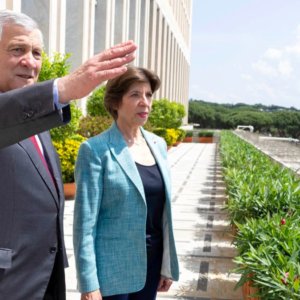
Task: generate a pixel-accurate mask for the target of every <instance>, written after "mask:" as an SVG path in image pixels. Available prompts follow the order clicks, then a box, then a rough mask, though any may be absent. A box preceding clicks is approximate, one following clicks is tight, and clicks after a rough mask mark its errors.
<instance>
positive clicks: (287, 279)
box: [220, 132, 300, 300]
mask: <svg viewBox="0 0 300 300" xmlns="http://www.w3.org/2000/svg"><path fill="white" fill-rule="evenodd" d="M220 153H221V160H222V165H223V174H224V179H225V182H226V185H227V193H228V203H227V209H228V212H229V215H230V219H231V222H232V223H233V224H236V226H237V227H238V231H237V235H236V237H235V240H234V244H235V245H236V247H237V249H238V256H237V257H236V258H235V260H234V261H235V262H236V263H237V268H236V269H235V270H234V271H235V272H238V273H240V274H241V275H242V276H241V279H240V281H239V282H238V285H237V286H241V285H243V284H244V282H245V281H248V280H250V277H249V276H251V280H252V281H253V285H254V286H255V287H257V288H258V291H259V292H258V296H259V297H260V298H261V299H263V300H271V299H272V300H275V299H276V300H278V299H300V290H299V286H300V246H299V245H300V218H299V216H300V214H299V212H300V180H299V178H297V177H296V175H295V174H294V173H293V172H292V171H290V170H288V169H285V168H284V167H282V166H281V165H279V164H277V163H275V162H274V161H273V160H271V159H270V158H269V157H267V156H266V155H264V154H263V153H261V152H260V151H259V150H257V149H256V148H254V147H253V146H252V145H249V144H248V143H246V142H244V141H242V140H241V139H240V138H238V137H237V136H235V135H234V134H232V133H230V132H222V133H221V145H220Z"/></svg>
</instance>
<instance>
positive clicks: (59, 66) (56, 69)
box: [38, 52, 71, 82]
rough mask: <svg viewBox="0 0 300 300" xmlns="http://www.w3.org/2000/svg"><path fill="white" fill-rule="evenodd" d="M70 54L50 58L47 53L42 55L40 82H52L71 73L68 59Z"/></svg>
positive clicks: (57, 54) (56, 54)
mask: <svg viewBox="0 0 300 300" xmlns="http://www.w3.org/2000/svg"><path fill="white" fill-rule="evenodd" d="M70 56H71V55H70V54H61V53H54V55H53V57H52V58H51V57H49V56H48V55H47V54H46V53H45V52H43V53H42V68H41V72H40V74H39V79H38V81H40V82H41V81H45V80H50V79H54V78H58V77H63V76H65V75H67V74H68V73H69V71H70V67H71V66H70V64H69V63H68V61H67V60H68V59H69V57H70Z"/></svg>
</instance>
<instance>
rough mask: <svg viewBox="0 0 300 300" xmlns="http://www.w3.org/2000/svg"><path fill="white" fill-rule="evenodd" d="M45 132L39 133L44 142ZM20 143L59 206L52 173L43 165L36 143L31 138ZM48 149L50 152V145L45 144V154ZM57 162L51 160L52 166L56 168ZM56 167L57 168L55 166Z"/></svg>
mask: <svg viewBox="0 0 300 300" xmlns="http://www.w3.org/2000/svg"><path fill="white" fill-rule="evenodd" d="M43 135H44V134H41V135H39V138H40V140H41V142H42V143H43V140H44V139H43V137H41V136H43ZM19 145H20V146H21V147H22V148H23V149H24V150H25V151H26V152H27V154H28V156H29V158H30V159H31V161H32V163H33V164H34V166H35V168H36V170H37V172H38V173H39V174H40V176H41V177H42V179H43V181H44V183H45V184H46V185H47V187H48V189H49V191H50V193H51V194H52V196H53V198H54V200H55V202H56V204H57V205H58V206H59V201H58V195H57V190H56V187H55V186H54V183H53V181H52V178H51V177H50V174H49V173H48V171H47V169H46V168H45V166H44V165H43V163H42V161H41V158H40V156H39V154H38V153H37V150H36V149H35V147H34V145H33V144H32V142H31V141H30V140H29V139H25V140H23V141H21V142H19ZM46 151H47V152H48V147H47V146H46V145H45V147H44V152H45V155H47V154H48V153H47V154H46ZM55 165H56V164H54V165H53V164H52V163H51V162H50V168H52V169H53V168H54V166H55ZM54 169H55V168H54ZM54 177H55V180H56V176H54Z"/></svg>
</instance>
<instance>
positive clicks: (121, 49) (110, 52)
mask: <svg viewBox="0 0 300 300" xmlns="http://www.w3.org/2000/svg"><path fill="white" fill-rule="evenodd" d="M136 49H137V45H136V44H134V43H129V44H128V45H125V46H116V47H112V48H109V49H107V50H105V51H103V52H101V53H99V54H98V61H105V60H110V59H113V58H116V57H126V56H127V55H129V54H132V53H133V52H134V51H135V50H136Z"/></svg>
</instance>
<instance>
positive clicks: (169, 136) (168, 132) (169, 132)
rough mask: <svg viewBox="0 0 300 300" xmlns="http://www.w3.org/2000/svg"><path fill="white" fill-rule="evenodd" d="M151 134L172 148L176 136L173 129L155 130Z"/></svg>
mask: <svg viewBox="0 0 300 300" xmlns="http://www.w3.org/2000/svg"><path fill="white" fill-rule="evenodd" d="M153 133H155V134H157V135H158V136H160V137H162V138H163V139H164V140H165V141H166V143H167V145H168V146H172V145H173V144H175V142H176V140H177V137H178V134H177V132H176V130H175V129H166V128H155V129H154V130H153Z"/></svg>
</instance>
